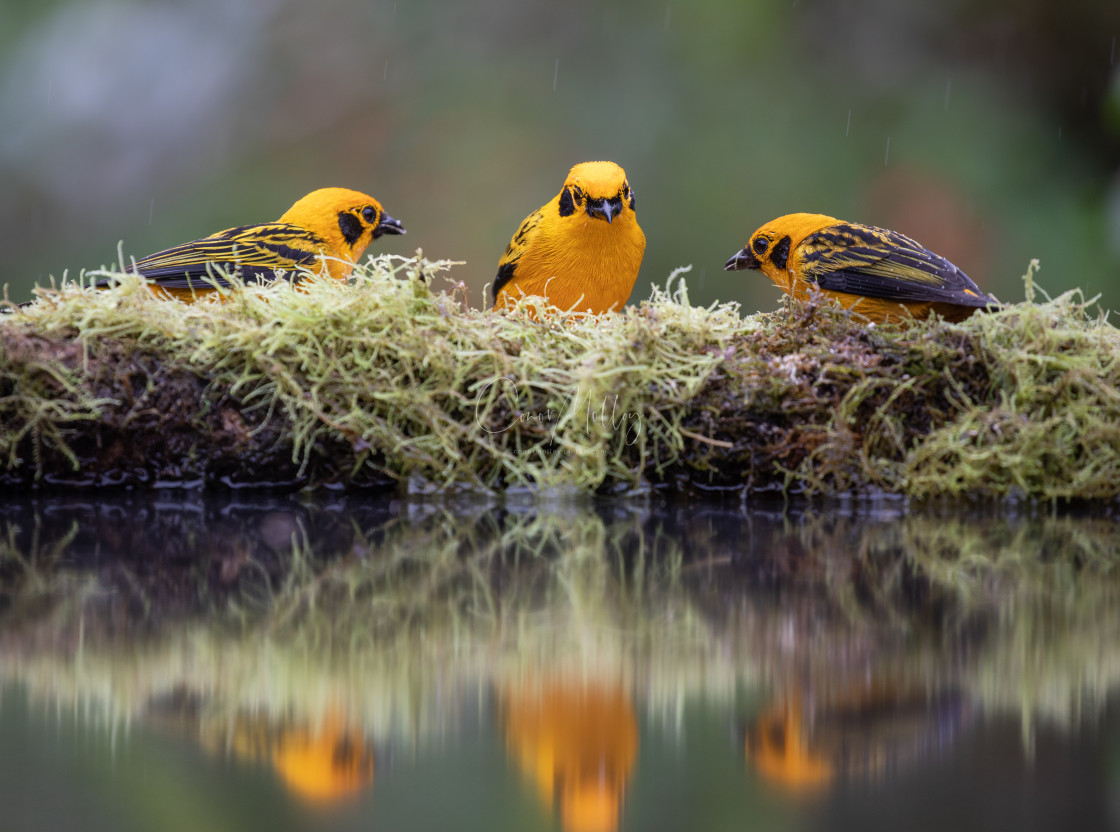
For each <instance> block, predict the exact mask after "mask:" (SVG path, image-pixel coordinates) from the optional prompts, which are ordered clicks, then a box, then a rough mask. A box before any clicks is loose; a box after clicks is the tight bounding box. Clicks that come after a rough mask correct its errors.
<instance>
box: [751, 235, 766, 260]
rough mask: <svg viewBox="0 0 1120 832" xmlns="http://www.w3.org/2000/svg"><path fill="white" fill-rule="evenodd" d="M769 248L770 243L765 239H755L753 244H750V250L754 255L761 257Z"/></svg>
mask: <svg viewBox="0 0 1120 832" xmlns="http://www.w3.org/2000/svg"><path fill="white" fill-rule="evenodd" d="M769 247H770V241H769V240H767V239H766V238H765V237H755V238H754V242H753V243H751V248H753V249H754V253H755V254H757V255H759V256H762V255H763V254H765V253H766V249H768V248H769Z"/></svg>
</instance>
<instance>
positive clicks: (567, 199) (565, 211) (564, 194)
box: [560, 188, 578, 217]
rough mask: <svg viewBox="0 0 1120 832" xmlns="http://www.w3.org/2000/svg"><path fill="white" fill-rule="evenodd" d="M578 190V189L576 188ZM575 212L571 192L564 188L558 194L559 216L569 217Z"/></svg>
mask: <svg viewBox="0 0 1120 832" xmlns="http://www.w3.org/2000/svg"><path fill="white" fill-rule="evenodd" d="M577 190H578V188H577ZM575 212H576V203H575V201H574V200H573V199H572V192H571V191H570V190H568V189H567V188H565V189H564V190H562V191H561V192H560V216H562V217H570V216H571V215H572V214H574V213H575Z"/></svg>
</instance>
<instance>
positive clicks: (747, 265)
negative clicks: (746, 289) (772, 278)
mask: <svg viewBox="0 0 1120 832" xmlns="http://www.w3.org/2000/svg"><path fill="white" fill-rule="evenodd" d="M761 268H762V264H761V263H760V262H759V261H758V258H757V257H755V256H754V255H753V254H751V253H750V252H749V251H747V249H745V248H744V249H743V250H742V251H740V252H738V253H737V254H735V256H734V257H732V258H731V259H730V260H728V261H727V262H726V263H724V265H723V270H724V271H725V272H737V271H740V270H741V269H761Z"/></svg>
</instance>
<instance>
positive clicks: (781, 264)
mask: <svg viewBox="0 0 1120 832" xmlns="http://www.w3.org/2000/svg"><path fill="white" fill-rule="evenodd" d="M789 244H790V239H789V237H782V239H780V240H778V242H777V244H775V246H774V250H773V251H771V252H770V262H771V263H773V264H774V265H775V266H777V267H778V268H779V269H784V268H785V267H786V261H787V260H789Z"/></svg>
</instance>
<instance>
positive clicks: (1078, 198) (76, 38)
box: [0, 0, 1120, 312]
mask: <svg viewBox="0 0 1120 832" xmlns="http://www.w3.org/2000/svg"><path fill="white" fill-rule="evenodd" d="M1118 35H1120V3H1115V2H1100V0H1065V2H1056V1H1055V0H1050V1H1049V2H1048V1H1047V0H1025V1H1024V0H976V1H975V2H966V1H965V0H957V1H956V2H953V0H949V2H944V3H939V4H917V3H898V2H894V0H866V2H857V0H850V1H849V0H819V2H812V1H811V0H759V1H758V2H750V3H745V2H741V0H692V2H688V3H650V2H637V0H598V2H591V0H570V2H567V3H564V4H559V3H545V2H526V1H525V0H477V2H470V3H464V2H458V3H456V2H451V0H372V2H357V0H320V2H317V3H297V2H294V0H242V1H241V2H237V3H227V2H223V0H181V1H180V2H174V3H171V2H128V1H127V0H83V2H41V0H36V1H35V2H31V0H5V2H4V4H3V5H2V6H0V47H2V49H0V65H2V66H3V72H2V74H0V235H2V242H3V250H4V252H5V254H6V258H5V259H6V263H7V267H6V269H5V270H4V273H3V275H2V277H0V282H4V283H7V284H9V286H10V296H11V297H12V299H14V300H24V299H26V298H27V297H29V296H30V291H31V286H32V285H33V284H34V283H43V282H46V281H47V280H49V278H50V276H51V275H54V276H55V277H61V276H62V274H63V272H64V271H66V270H69V274H70V275H71V276H73V275H75V274H76V273H77V272H78V271H79V270H80V269H81V268H83V267H87V268H91V267H97V266H100V265H102V264H107V263H112V262H115V261H116V257H117V243H118V241H123V246H124V252H125V255H126V256H137V257H139V256H142V255H144V254H147V253H150V252H152V251H155V250H157V249H160V248H163V247H166V246H170V245H173V244H176V243H180V242H184V241H186V240H189V239H193V238H196V237H200V236H204V235H206V234H209V233H212V232H214V231H217V230H219V229H222V228H226V227H229V226H233V225H240V224H244V223H250V222H261V221H267V220H272V219H275V218H276V217H278V216H279V215H280V214H281V213H282V212H283V211H284V210H286V209H287V208H288V207H289V206H290V205H291V203H293V202H294V201H295V200H296V199H297V198H299V197H300V196H302V195H303V194H304V193H306V192H308V191H310V190H312V189H314V188H318V187H323V186H327V185H338V186H345V187H350V188H355V189H358V190H363V191H366V192H368V193H371V194H372V195H374V196H375V197H377V198H378V199H380V200H381V201H382V203H384V205H385V207H386V210H387V211H388V212H389V213H390V214H392V215H393V216H395V217H398V218H399V219H401V220H402V221H403V222H404V223H405V225H406V226H407V228H408V232H409V233H408V236H407V237H403V238H383V239H382V240H380V241H378V243H377V244H376V245H375V246H374V247H373V248H372V249H371V251H391V252H395V253H400V254H408V253H411V252H413V251H414V250H415V249H416V248H417V247H418V246H419V247H422V248H423V250H424V253H425V255H426V256H428V257H432V258H450V259H455V260H465V261H466V265H465V266H461V267H459V268H458V269H456V270H455V271H454V272H453V273H452V274H453V275H454V277H455V278H457V279H461V280H465V281H466V282H467V284H468V285H469V287H470V298H471V302H472V303H473V304H475V305H481V304H482V303H483V293H482V287H483V285H484V284H485V283H487V282H488V281H489V280H490V279H491V278H492V277H493V275H494V272H495V271H496V268H497V261H498V257H499V256H500V255H501V253H502V250H503V249H504V247H505V244H506V242H507V241H508V239H509V237H510V235H511V234H512V233H513V231H514V229H515V228H516V227H517V224H518V223H519V222H520V221H521V219H522V218H523V217H524V216H525V215H526V214H528V213H529V212H530V211H531V210H533V209H535V208H537V207H538V206H540V205H541V204H543V203H544V202H546V201H547V200H549V199H550V198H551V197H552V196H554V195H555V194H556V193H557V192H558V191H559V188H560V185H561V183H562V181H563V178H564V176H565V174H566V172H567V170H568V168H569V167H570V166H571V165H573V164H575V163H577V162H582V161H587V160H590V159H599V158H606V159H611V160H614V161H616V162H618V163H619V164H621V165H622V166H623V167H624V168H625V169H626V171H627V173H628V175H629V178H630V182H631V184H632V185H633V186H634V188H635V191H636V193H637V198H638V217H639V220H640V222H641V224H642V227H643V228H644V230H645V232H646V236H647V239H648V245H647V248H646V258H645V262H644V263H643V265H642V271H641V274H640V275H639V278H638V284H637V287H636V288H635V291H634V295H633V296H632V297H631V302H636V301H638V300H640V299H642V298H644V297H646V296H648V294H649V285H650V283H660V284H663V283H664V281H665V278H666V277H667V275H668V274H669V272H670V271H671V270H672V269H673V268H675V267H677V266H682V265H688V264H691V265H692V267H693V269H692V272H691V274H690V275H689V277H688V282H689V286H690V290H691V298H692V300H693V302H697V303H704V304H707V303H710V302H711V301H713V300H716V299H720V300H740V301H742V303H743V310H744V312H753V311H755V310H758V309H772V308H774V306H775V305H776V304H777V300H778V297H779V293H778V291H777V289H775V288H773V287H772V286H771V285H770V284H769V281H767V280H766V279H765V278H763V277H762V276H761V275H758V274H755V273H751V272H748V273H730V274H729V273H725V272H723V271H722V265H723V263H724V261H725V260H726V259H727V258H728V257H729V256H730V255H731V254H733V253H734V252H735V251H736V250H738V249H739V248H740V247H741V246H742V245H743V244H744V242H745V241H746V238H747V235H748V234H749V233H750V232H751V231H753V230H754V229H755V228H756V227H757V226H759V225H761V224H762V223H763V222H765V221H767V220H769V219H772V218H773V217H776V216H778V215H780V214H784V213H789V212H791V211H812V212H821V213H829V214H833V215H836V216H839V217H843V218H845V219H851V220H858V221H863V222H868V223H873V224H876V225H883V226H888V227H892V228H896V229H898V230H900V231H903V232H905V233H907V234H909V235H911V236H913V237H915V238H917V239H918V240H919V241H920V242H922V243H924V244H925V245H927V246H928V247H930V248H932V249H934V250H936V251H938V252H940V253H942V254H944V255H945V256H947V257H949V258H950V259H951V260H953V261H954V262H956V263H957V265H959V266H960V267H961V268H963V269H964V270H965V271H966V272H968V273H969V274H970V275H971V276H972V277H973V278H974V279H975V280H976V281H977V282H978V283H979V284H980V285H981V286H982V287H984V288H985V289H988V290H990V291H993V292H995V293H996V294H997V296H999V297H1000V298H1003V299H1005V300H1018V299H1021V298H1022V295H1023V292H1022V284H1021V280H1020V277H1021V275H1022V274H1023V273H1024V271H1025V270H1026V267H1027V264H1028V262H1029V261H1030V259H1031V258H1035V257H1037V258H1039V259H1040V260H1041V262H1042V271H1041V273H1040V275H1039V281H1040V283H1041V285H1042V286H1043V287H1044V288H1046V289H1047V290H1048V291H1051V292H1052V293H1057V292H1059V291H1064V290H1065V289H1068V288H1072V287H1075V286H1080V287H1083V288H1084V289H1085V290H1086V291H1087V292H1088V293H1089V294H1090V295H1092V294H1097V293H1100V294H1101V295H1102V303H1103V304H1104V305H1105V306H1107V307H1109V308H1113V309H1117V308H1120V281H1118V280H1117V277H1118V276H1120V46H1118V45H1117V36H1118Z"/></svg>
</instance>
